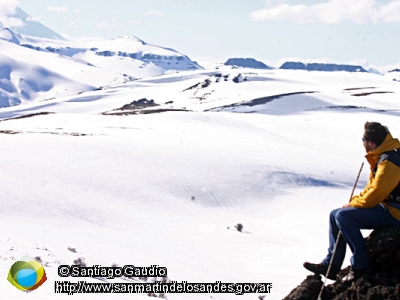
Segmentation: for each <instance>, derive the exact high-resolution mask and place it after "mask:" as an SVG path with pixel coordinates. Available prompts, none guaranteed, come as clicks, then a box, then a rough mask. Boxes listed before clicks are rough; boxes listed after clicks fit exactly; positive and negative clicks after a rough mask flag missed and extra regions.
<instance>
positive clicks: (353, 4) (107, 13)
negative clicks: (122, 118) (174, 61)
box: [0, 0, 400, 66]
mask: <svg viewBox="0 0 400 300" xmlns="http://www.w3.org/2000/svg"><path fill="white" fill-rule="evenodd" d="M0 2H2V3H8V7H12V5H18V6H20V8H21V9H23V10H24V11H25V12H27V13H28V14H29V15H31V16H32V17H33V18H34V19H36V20H38V21H40V22H41V23H43V24H44V25H46V26H48V27H50V28H51V29H53V30H54V31H56V32H58V33H60V34H62V35H63V36H65V37H67V38H69V39H71V38H74V39H79V38H91V37H104V38H114V37H117V36H119V35H134V36H137V37H139V38H141V39H143V40H144V41H146V42H148V43H151V44H156V45H160V46H163V47H170V48H173V49H175V50H177V51H179V52H181V53H184V54H186V55H188V56H189V57H194V58H196V57H208V58H212V59H216V60H219V61H225V60H226V59H228V58H230V57H253V58H256V59H259V60H262V61H267V62H268V61H271V62H272V61H278V60H280V59H284V58H299V59H303V60H304V59H310V60H321V59H322V60H323V59H327V60H330V61H332V62H336V63H350V62H352V63H354V62H359V61H360V62H363V61H364V62H368V63H369V64H371V65H372V66H374V65H376V66H383V65H394V64H397V63H400V54H399V53H400V51H399V45H400V0H379V1H378V0H351V1H350V0H324V1H316V0H292V1H282V0H197V1H191V0H140V1H139V0H114V1H110V0H107V1H104V0H79V1H78V0H38V1H32V0H0ZM3 9H4V5H3Z"/></svg>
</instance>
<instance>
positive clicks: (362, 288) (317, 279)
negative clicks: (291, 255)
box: [284, 228, 400, 300]
mask: <svg viewBox="0 0 400 300" xmlns="http://www.w3.org/2000/svg"><path fill="white" fill-rule="evenodd" d="M366 242H367V245H368V248H369V254H370V257H371V260H372V266H371V270H370V271H369V272H368V274H366V275H363V276H362V277H361V278H359V279H357V280H354V281H350V282H341V281H340V280H338V281H336V282H335V283H333V284H330V285H327V286H326V287H325V288H324V290H323V293H322V295H321V300H331V299H332V300H339V299H343V300H344V299H346V300H353V299H354V300H363V299H365V300H372V299H373V300H381V299H382V300H395V299H400V228H380V229H376V230H374V231H373V232H372V233H371V234H370V235H369V236H368V237H367V238H366ZM349 270H350V267H349V266H348V267H346V268H345V269H343V270H341V271H340V273H339V275H338V278H339V279H340V278H342V277H344V276H345V275H346V274H347V273H348V272H349ZM322 284H323V280H322V277H321V276H319V275H310V276H308V277H307V278H306V279H305V280H304V281H303V282H302V283H301V284H300V285H299V286H297V287H296V288H295V289H293V290H292V291H291V292H290V293H289V295H287V296H286V297H285V298H284V300H300V299H302V300H305V299H307V300H311V299H315V300H316V299H318V295H319V293H320V290H321V287H322Z"/></svg>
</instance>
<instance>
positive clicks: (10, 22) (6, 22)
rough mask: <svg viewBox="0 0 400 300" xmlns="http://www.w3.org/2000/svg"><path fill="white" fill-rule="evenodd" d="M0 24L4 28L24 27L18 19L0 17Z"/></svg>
mask: <svg viewBox="0 0 400 300" xmlns="http://www.w3.org/2000/svg"><path fill="white" fill-rule="evenodd" d="M0 23H1V24H3V26H4V27H10V28H12V27H23V26H24V25H25V23H24V21H22V20H21V19H18V18H12V17H11V18H10V17H2V16H0Z"/></svg>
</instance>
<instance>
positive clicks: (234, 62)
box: [225, 58, 273, 70]
mask: <svg viewBox="0 0 400 300" xmlns="http://www.w3.org/2000/svg"><path fill="white" fill-rule="evenodd" d="M225 65H226V66H236V67H243V68H251V69H264V70H271V69H273V68H272V67H270V66H267V65H266V64H264V63H262V62H261V61H258V60H255V59H254V58H230V59H228V60H227V61H226V63H225Z"/></svg>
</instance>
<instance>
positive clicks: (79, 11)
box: [74, 8, 82, 14]
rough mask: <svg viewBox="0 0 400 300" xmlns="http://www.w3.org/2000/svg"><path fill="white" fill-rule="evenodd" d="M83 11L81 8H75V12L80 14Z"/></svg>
mask: <svg viewBox="0 0 400 300" xmlns="http://www.w3.org/2000/svg"><path fill="white" fill-rule="evenodd" d="M81 12H82V10H81V9H80V8H77V9H75V10H74V14H80V13H81Z"/></svg>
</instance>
